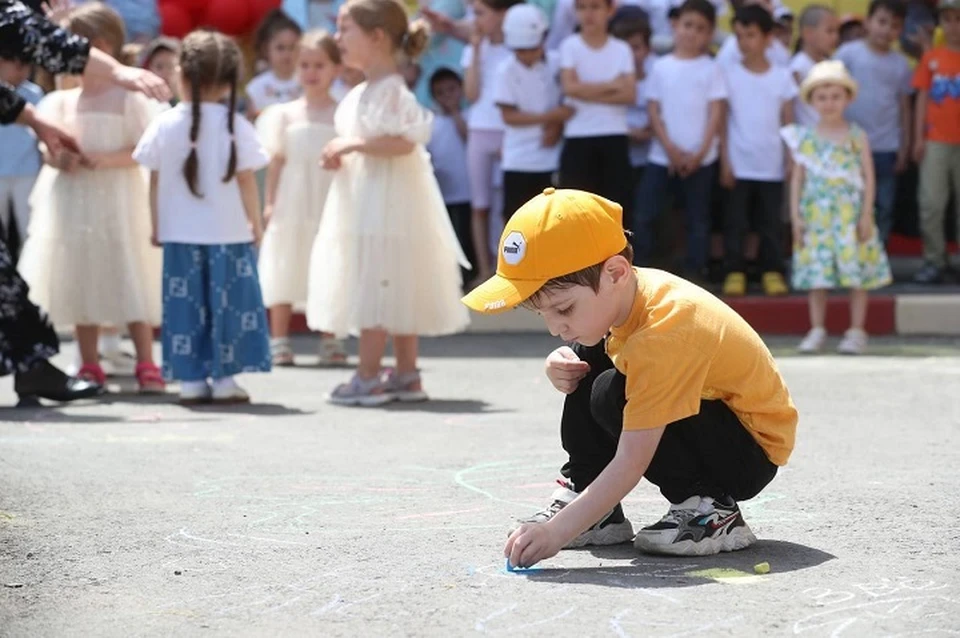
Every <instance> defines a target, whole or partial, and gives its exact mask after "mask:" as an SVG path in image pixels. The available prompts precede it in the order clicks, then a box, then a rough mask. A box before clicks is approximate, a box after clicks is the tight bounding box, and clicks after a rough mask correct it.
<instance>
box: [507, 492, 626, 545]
mask: <svg viewBox="0 0 960 638" xmlns="http://www.w3.org/2000/svg"><path fill="white" fill-rule="evenodd" d="M557 483H559V484H560V485H561V487H558V488H557V489H556V490H555V491H554V492H553V502H552V503H551V504H550V505H548V506H547V507H545V508H544V509H542V510H540V511H539V512H537V513H536V514H534V515H533V516H531V517H529V518H525V519H521V520H519V521H517V522H518V523H519V524H521V525H522V524H524V523H546V522H547V521H549V520H550V519H551V518H553V517H554V516H556V515H557V512H559V511H560V510H562V509H563V508H564V507H566V506H567V505H569V504H570V503H572V502H573V499H575V498H577V497H578V496H580V495H579V494H577V493H576V492H574V491H573V490H572V489H570V488H571V487H573V485H572V484H571V483H569V482H566V481H557ZM517 527H519V525H518V526H515V527H514V528H513V529H511V530H510V531H509V532H508V534H507V535H508V536H509V535H510V534H512V533H513V532H514V530H516V529H517ZM632 539H633V525H632V524H631V523H630V521H628V520H627V517H626V516H624V515H623V508H622V507H621V506H620V504H619V503H617V506H616V507H614V508H613V509H612V510H610V513H609V514H607V515H606V516H604V517H603V518H602V519H601V520H600V522H598V523H597V524H596V525H594V526H593V527H591V528H590V529H588V530H587V531H585V532H584V533H582V534H580V535H579V536H577V537H576V538H575V539H573V540H572V541H570V542H569V543H567V544H566V545H564V549H575V548H577V547H585V546H587V545H618V544H619V543H626V542H627V541H630V540H632Z"/></svg>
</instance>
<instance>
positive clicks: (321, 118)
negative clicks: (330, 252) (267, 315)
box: [257, 100, 336, 306]
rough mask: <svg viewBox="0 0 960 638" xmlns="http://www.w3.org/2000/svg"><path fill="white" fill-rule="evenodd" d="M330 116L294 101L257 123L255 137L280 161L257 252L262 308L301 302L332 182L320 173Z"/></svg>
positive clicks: (328, 175)
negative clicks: (269, 212) (270, 210)
mask: <svg viewBox="0 0 960 638" xmlns="http://www.w3.org/2000/svg"><path fill="white" fill-rule="evenodd" d="M334 110H335V106H331V107H330V108H329V109H328V110H326V111H324V112H321V113H308V112H307V109H306V105H305V104H304V102H303V101H302V100H298V101H296V102H289V103H287V104H278V105H275V106H271V107H268V108H267V109H266V110H265V111H264V112H263V113H262V114H261V115H260V117H259V118H257V132H258V133H259V136H260V141H261V142H262V143H263V145H264V147H265V148H266V150H267V152H268V153H269V154H270V155H271V156H275V155H281V156H283V157H284V158H285V160H286V161H285V163H284V165H283V170H282V171H281V174H280V181H279V183H278V186H277V194H276V200H275V201H274V206H273V217H272V219H271V220H270V223H268V224H267V229H266V231H265V232H264V235H263V243H262V244H261V246H260V258H259V263H258V267H259V270H260V287H261V288H262V290H263V303H264V305H266V306H273V305H276V304H294V305H303V304H305V303H306V301H307V281H308V279H309V272H310V251H311V249H312V248H313V240H314V239H315V238H316V236H317V230H318V228H319V227H320V216H321V214H322V213H323V203H324V201H325V200H326V198H327V191H328V190H329V189H330V182H331V180H332V179H333V173H331V172H330V171H325V170H323V169H322V168H321V167H320V154H321V152H322V151H323V147H324V146H326V144H327V142H329V141H330V140H332V139H333V138H334V137H336V133H335V131H334V128H333V113H334Z"/></svg>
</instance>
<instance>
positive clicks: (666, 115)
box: [647, 54, 727, 166]
mask: <svg viewBox="0 0 960 638" xmlns="http://www.w3.org/2000/svg"><path fill="white" fill-rule="evenodd" d="M726 97H727V85H726V84H725V83H724V81H723V74H722V73H721V72H720V69H719V65H717V63H716V62H714V61H713V59H711V58H710V57H708V56H706V55H701V56H700V57H698V58H693V59H690V60H681V59H680V58H678V57H676V56H675V55H673V54H670V55H665V56H663V57H662V58H660V59H658V60H657V61H656V62H655V63H654V65H653V69H652V70H651V71H650V79H649V81H648V83H647V102H648V103H649V102H658V103H659V104H660V119H661V120H662V121H663V125H664V127H665V128H666V130H667V135H668V136H669V138H670V139H671V140H672V141H673V143H674V144H676V145H677V146H678V147H679V148H680V149H681V150H684V151H686V152H688V153H695V152H696V151H697V150H699V148H700V146H701V145H702V144H703V138H704V135H705V134H706V131H707V120H708V118H709V111H710V103H711V102H715V101H717V100H724V99H726ZM717 145H718V140H717V139H716V138H714V140H713V143H712V144H711V145H710V150H709V151H708V152H707V155H706V157H704V158H703V165H704V166H707V165H708V164H712V163H713V162H715V161H716V159H717ZM648 161H649V162H650V163H651V164H657V165H659V166H669V165H670V160H669V158H668V157H667V151H666V150H665V149H664V148H663V144H661V143H660V141H659V140H657V139H654V140H653V142H652V143H651V144H650V155H649V159H648Z"/></svg>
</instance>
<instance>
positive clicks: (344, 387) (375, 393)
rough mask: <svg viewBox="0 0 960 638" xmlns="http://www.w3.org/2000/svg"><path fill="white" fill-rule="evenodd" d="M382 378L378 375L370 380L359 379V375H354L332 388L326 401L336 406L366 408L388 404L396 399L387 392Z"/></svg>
mask: <svg viewBox="0 0 960 638" xmlns="http://www.w3.org/2000/svg"><path fill="white" fill-rule="evenodd" d="M382 377H383V375H382V374H378V375H377V376H375V377H374V378H372V379H361V378H360V375H359V374H354V375H353V377H351V378H350V380H349V381H348V382H346V383H341V384H340V385H338V386H337V387H336V388H334V389H333V392H331V393H330V397H329V399H328V400H329V401H330V403H333V404H336V405H350V406H363V407H366V408H372V407H376V406H378V405H385V404H387V403H390V402H391V401H393V400H394V399H395V398H396V397H394V396H393V394H392V393H390V392H388V391H387V390H388V389H387V385H386V383H384V380H383V378H382Z"/></svg>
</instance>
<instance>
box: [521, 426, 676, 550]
mask: <svg viewBox="0 0 960 638" xmlns="http://www.w3.org/2000/svg"><path fill="white" fill-rule="evenodd" d="M663 431H664V428H662V427H661V428H655V429H648V430H633V431H629V430H624V432H623V433H622V434H621V435H620V441H619V443H618V445H617V453H616V455H615V456H614V457H613V460H612V461H611V462H610V464H609V465H607V467H606V468H604V470H603V471H602V472H601V473H600V476H598V477H597V478H596V480H595V481H594V482H593V483H591V484H590V486H589V487H587V489H585V490H584V491H583V493H581V494H580V496H579V497H578V498H576V499H574V501H573V502H572V503H570V504H569V505H567V506H566V507H564V508H563V509H562V510H561V511H560V512H559V513H557V515H556V516H554V517H553V518H552V519H551V520H550V521H548V522H546V523H534V524H526V525H521V526H520V528H519V529H517V530H516V531H514V532H513V534H511V535H510V538H509V539H508V540H507V545H506V547H505V548H504V553H505V554H506V555H507V556H508V557H509V558H510V563H511V564H512V565H516V566H518V567H531V566H533V565H534V564H536V563H537V562H539V561H541V560H544V559H546V558H550V557H551V556H554V555H556V554H557V552H559V551H560V549H561V548H562V547H563V546H564V545H566V544H567V543H568V542H570V541H571V540H573V539H574V538H576V537H577V536H578V535H579V534H580V533H582V532H583V531H585V530H587V529H589V527H590V526H591V525H593V524H594V523H596V522H597V521H598V520H600V519H601V518H603V516H604V515H605V514H606V513H607V512H609V511H610V510H612V509H613V508H614V507H615V506H616V505H617V503H619V502H620V501H622V500H623V498H624V497H625V496H627V494H629V493H630V490H632V489H633V488H634V487H636V485H637V483H639V482H640V479H641V478H642V477H643V475H644V473H645V472H646V471H647V468H648V467H649V466H650V461H651V460H652V459H653V455H654V453H655V452H656V451H657V445H659V444H660V437H661V436H663Z"/></svg>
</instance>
